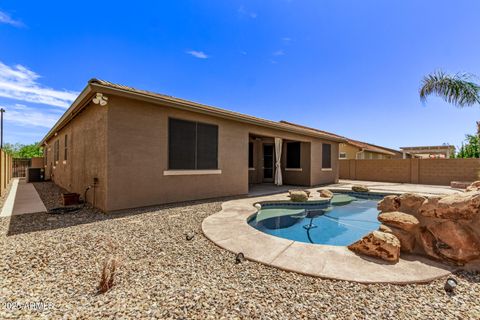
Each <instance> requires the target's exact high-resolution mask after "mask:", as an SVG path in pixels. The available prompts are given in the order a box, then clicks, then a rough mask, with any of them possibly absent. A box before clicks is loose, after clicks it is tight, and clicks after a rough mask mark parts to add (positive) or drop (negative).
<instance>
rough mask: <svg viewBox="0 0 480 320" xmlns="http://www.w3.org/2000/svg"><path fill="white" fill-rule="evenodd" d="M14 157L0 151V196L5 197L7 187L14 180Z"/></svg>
mask: <svg viewBox="0 0 480 320" xmlns="http://www.w3.org/2000/svg"><path fill="white" fill-rule="evenodd" d="M12 163H13V161H12V157H11V156H10V155H8V154H7V153H6V152H4V151H3V150H0V195H1V196H3V195H5V192H6V190H7V186H8V184H9V183H10V180H12Z"/></svg>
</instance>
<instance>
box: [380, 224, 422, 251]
mask: <svg viewBox="0 0 480 320" xmlns="http://www.w3.org/2000/svg"><path fill="white" fill-rule="evenodd" d="M378 231H381V232H385V233H391V234H393V235H394V236H395V237H397V238H398V240H400V246H401V247H400V251H402V252H412V251H413V250H414V249H415V235H414V234H413V233H410V232H407V231H405V230H402V229H398V228H394V227H389V226H386V225H383V224H382V225H380V227H379V228H378Z"/></svg>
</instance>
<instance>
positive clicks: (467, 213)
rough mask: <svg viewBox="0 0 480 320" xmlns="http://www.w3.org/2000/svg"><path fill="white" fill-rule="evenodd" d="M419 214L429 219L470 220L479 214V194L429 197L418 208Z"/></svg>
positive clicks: (468, 193) (469, 193)
mask: <svg viewBox="0 0 480 320" xmlns="http://www.w3.org/2000/svg"><path fill="white" fill-rule="evenodd" d="M419 212H420V213H421V214H422V215H423V216H424V217H430V218H440V219H453V220H457V219H472V218H473V217H475V216H477V215H478V214H479V212H480V192H467V193H455V194H450V195H447V196H444V197H430V198H428V199H427V200H426V201H425V202H424V203H423V205H422V206H421V207H420V209H419Z"/></svg>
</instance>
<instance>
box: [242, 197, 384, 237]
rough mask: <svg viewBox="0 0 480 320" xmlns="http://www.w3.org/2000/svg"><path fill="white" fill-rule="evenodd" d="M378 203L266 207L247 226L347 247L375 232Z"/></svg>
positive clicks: (266, 231) (363, 201)
mask: <svg viewBox="0 0 480 320" xmlns="http://www.w3.org/2000/svg"><path fill="white" fill-rule="evenodd" d="M377 201H378V200H369V199H356V198H354V200H353V201H352V202H350V203H349V204H345V205H329V204H324V205H321V206H318V207H315V208H302V207H290V206H289V207H283V208H282V204H278V205H277V206H275V205H273V206H272V205H269V206H267V207H265V208H262V209H261V210H259V211H258V212H257V214H255V215H254V216H253V217H251V218H250V219H249V221H248V223H249V224H250V225H251V226H252V227H254V228H255V229H257V230H260V231H262V232H265V233H268V234H270V235H273V236H277V237H280V238H285V239H290V240H295V241H300V242H306V243H315V244H327V245H336V246H347V245H350V244H352V243H353V242H355V241H357V240H359V239H361V238H362V237H363V236H364V235H366V234H368V233H370V232H371V231H373V230H377V229H378V227H379V226H380V223H379V222H378V220H377V216H378V210H377Z"/></svg>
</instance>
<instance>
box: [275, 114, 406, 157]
mask: <svg viewBox="0 0 480 320" xmlns="http://www.w3.org/2000/svg"><path fill="white" fill-rule="evenodd" d="M280 122H281V123H285V124H289V125H292V126H297V127H301V128H306V129H311V130H316V131H319V132H322V133H326V134H330V135H335V136H336V137H338V138H343V139H345V140H346V142H345V143H348V144H351V145H353V146H355V147H357V148H361V149H364V150H367V151H370V152H376V153H382V154H388V155H392V156H393V155H395V154H396V152H399V151H397V150H393V149H389V148H384V147H380V146H376V145H374V144H370V143H366V142H362V141H358V140H353V139H350V138H347V137H343V136H339V135H336V134H333V133H330V132H327V131H323V130H318V129H314V128H310V127H306V126H302V125H299V124H296V123H293V122H288V121H284V120H282V121H280Z"/></svg>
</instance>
